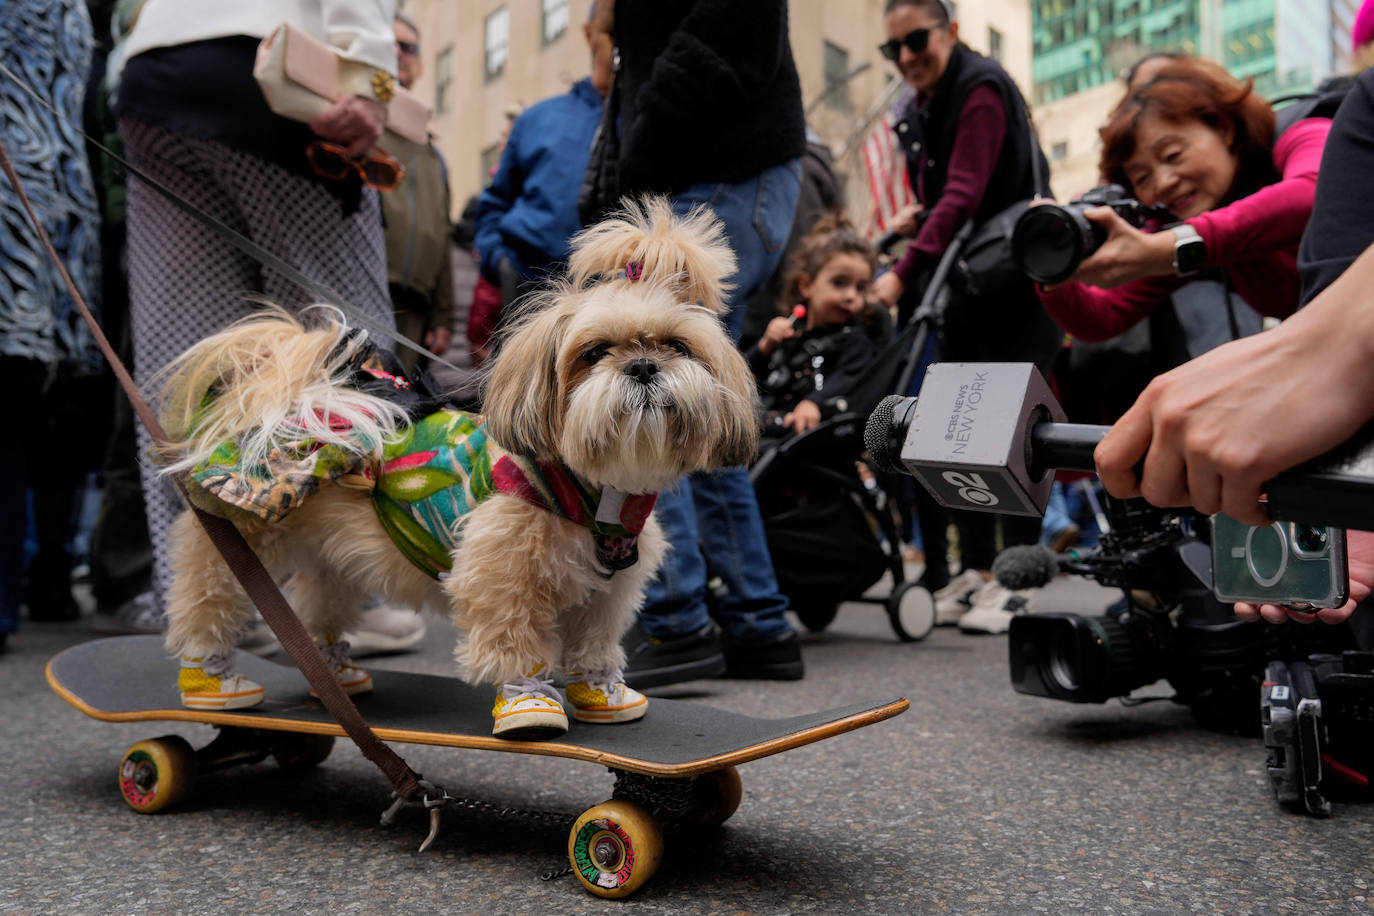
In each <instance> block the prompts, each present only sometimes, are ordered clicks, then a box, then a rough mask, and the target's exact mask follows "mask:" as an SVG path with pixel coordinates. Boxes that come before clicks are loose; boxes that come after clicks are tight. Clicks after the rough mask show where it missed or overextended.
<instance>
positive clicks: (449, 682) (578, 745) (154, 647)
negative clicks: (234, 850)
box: [47, 636, 908, 777]
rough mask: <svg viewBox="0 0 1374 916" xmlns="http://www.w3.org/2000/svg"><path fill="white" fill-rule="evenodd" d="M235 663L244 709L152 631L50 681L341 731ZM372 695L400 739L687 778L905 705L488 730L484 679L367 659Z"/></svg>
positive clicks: (268, 667)
mask: <svg viewBox="0 0 1374 916" xmlns="http://www.w3.org/2000/svg"><path fill="white" fill-rule="evenodd" d="M236 668H237V670H238V671H239V673H241V674H244V675H247V676H248V677H250V678H252V679H253V680H255V681H257V682H258V683H259V684H262V685H263V686H264V687H265V688H266V689H267V698H266V699H265V700H264V701H263V702H262V704H261V705H259V706H255V707H252V708H250V709H240V710H232V711H228V712H220V711H210V710H199V709H187V708H185V707H183V706H182V705H181V699H180V696H179V694H178V693H177V687H176V672H177V668H176V664H175V662H174V660H172V659H170V658H169V657H168V655H167V651H166V649H164V648H163V645H162V639H161V637H158V636H119V637H110V638H106V639H98V640H93V641H91V642H87V643H82V644H80V645H76V646H73V647H71V648H70V649H67V650H65V651H63V652H61V653H59V654H58V655H56V656H54V657H53V658H52V660H51V661H49V662H48V666H47V679H48V684H49V685H50V686H51V687H52V689H53V690H54V691H56V692H57V694H58V695H59V696H61V697H62V698H63V699H64V700H66V701H67V702H68V703H71V704H72V705H73V706H75V707H76V708H77V709H79V710H81V711H82V712H84V713H86V714H87V715H89V716H91V717H93V718H96V719H101V720H103V721H106V722H145V721H168V720H178V721H187V722H204V723H208V724H211V725H228V726H241V727H244V728H255V729H267V730H277V731H290V732H302V733H307V734H317V735H343V734H344V730H343V729H342V728H341V727H340V726H339V725H338V723H336V722H335V721H334V719H333V717H332V716H330V714H329V712H328V711H327V710H326V709H325V708H324V706H323V704H321V703H320V701H319V700H317V699H315V698H314V697H312V696H310V692H309V685H308V684H307V683H306V680H305V676H304V675H302V674H301V673H300V672H299V671H297V670H296V668H294V667H292V666H288V665H281V664H277V663H275V662H272V661H268V660H267V659H262V658H258V657H257V656H255V655H250V654H248V653H246V652H240V653H239V654H238V658H237V660H236ZM370 673H371V674H372V680H373V689H372V692H371V693H367V694H363V695H361V696H358V697H354V700H355V701H356V703H357V705H358V709H359V711H360V712H361V713H362V714H363V717H364V718H365V719H367V722H368V724H369V725H371V726H372V729H373V731H375V732H376V733H377V735H378V737H380V738H381V739H382V740H384V741H394V742H398V743H403V744H433V745H442V746H445V747H462V748H473V749H478V750H490V751H504V752H507V753H517V754H541V755H547V756H551V757H567V758H570V759H574V760H586V761H589V762H592V763H599V764H603V765H605V766H608V767H613V768H615V769H620V770H625V771H627V772H630V773H638V774H641V775H644V776H658V777H686V776H694V775H697V774H700V773H706V772H709V771H711V770H717V769H721V768H723V767H726V766H731V765H734V764H739V763H746V762H748V761H750V760H757V759H758V758H760V757H767V756H769V755H771V754H776V753H778V752H780V751H785V750H790V749H792V748H794V747H801V746H802V745H806V744H811V743H813V742H815V741H820V740H822V739H824V738H829V737H832V736H834V735H838V734H841V733H843V732H847V731H852V730H854V729H856V728H862V727H863V726H865V725H872V724H873V723H875V722H880V721H882V720H884V719H888V718H891V717H892V716H895V715H898V714H899V713H901V712H903V711H904V710H905V709H906V708H907V705H908V703H907V701H906V700H905V699H901V698H898V699H892V700H887V701H884V702H878V703H856V704H853V705H850V706H842V707H840V708H837V709H829V710H825V711H823V712H815V713H810V714H807V715H802V716H792V717H789V718H782V719H760V718H755V717H752V716H745V715H740V714H738V713H732V712H726V711H724V710H720V709H713V708H711V707H708V706H703V705H701V704H698V703H690V702H686V701H683V700H666V699H662V698H659V697H653V698H651V699H650V700H649V712H648V714H647V715H646V716H645V717H644V718H642V719H640V720H638V721H635V722H626V723H622V724H617V725H595V724H587V723H582V722H577V721H571V722H569V726H568V733H567V734H566V735H564V736H562V737H560V738H558V739H555V740H549V741H512V740H509V739H505V738H496V737H493V736H492V734H491V705H492V702H493V696H494V694H493V693H492V689H491V688H489V687H480V688H477V687H471V686H469V685H467V684H465V683H463V682H462V681H460V680H458V679H457V678H452V677H441V676H437V675H432V674H411V673H408V672H402V671H384V670H377V669H372V670H371V671H370Z"/></svg>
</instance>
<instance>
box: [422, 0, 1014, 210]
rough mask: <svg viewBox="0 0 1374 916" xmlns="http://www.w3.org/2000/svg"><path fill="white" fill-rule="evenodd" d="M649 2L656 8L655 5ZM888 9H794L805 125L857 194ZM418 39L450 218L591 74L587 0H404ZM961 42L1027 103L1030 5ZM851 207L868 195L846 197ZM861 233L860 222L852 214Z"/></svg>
mask: <svg viewBox="0 0 1374 916" xmlns="http://www.w3.org/2000/svg"><path fill="white" fill-rule="evenodd" d="M649 2H651V0H649ZM885 2H886V0H845V2H844V3H836V2H834V0H791V2H790V3H789V6H788V15H789V28H790V34H791V41H792V53H793V57H794V58H795V59H796V63H797V71H798V73H799V75H800V78H801V86H802V99H803V104H804V105H805V107H806V111H807V123H808V124H809V125H810V127H811V128H812V129H813V131H815V133H816V134H817V135H819V136H820V137H821V139H822V140H823V141H824V142H825V143H826V144H827V145H829V146H830V148H831V150H832V151H833V152H834V153H835V154H836V156H837V160H838V161H837V166H838V167H839V169H840V170H841V171H842V172H844V173H845V176H844V177H847V178H849V179H851V183H857V184H859V185H862V184H863V183H864V181H865V177H864V175H863V174H862V157H861V155H860V154H859V149H860V147H861V146H862V140H863V138H864V137H866V136H867V135H868V132H869V131H870V130H871V129H872V128H873V125H874V124H875V123H876V120H877V118H878V116H879V115H880V114H881V111H882V108H883V105H882V101H883V99H885V98H890V96H891V90H892V88H893V85H892V81H893V80H895V79H896V73H895V70H894V69H893V67H892V65H891V64H889V63H888V62H887V61H886V60H884V59H883V58H882V56H881V55H880V54H879V52H878V45H879V44H881V43H882V42H883V41H884V40H885V39H886V34H885V31H884V27H883V6H884V5H885ZM399 7H400V10H401V12H402V13H403V14H404V15H405V16H407V17H408V18H410V19H411V20H412V21H414V23H415V25H416V26H417V27H418V29H419V31H420V46H421V57H422V60H423V63H424V74H423V76H422V77H421V78H420V80H419V81H418V82H417V84H416V86H415V91H416V92H417V93H418V94H419V95H420V97H421V98H422V99H424V100H425V101H426V102H427V103H428V104H430V105H431V107H432V108H433V110H434V117H433V121H432V125H431V129H432V131H433V133H434V136H435V141H436V145H437V146H438V147H439V149H440V151H441V152H442V153H443V155H444V158H445V160H446V161H447V163H448V167H449V180H450V185H451V190H452V194H453V200H454V207H455V212H456V211H457V210H458V209H460V208H461V207H462V205H463V202H464V201H465V200H466V199H467V198H468V197H469V196H471V195H472V194H476V193H478V192H480V190H481V189H482V187H483V185H484V184H485V183H486V180H487V177H488V175H489V173H490V170H491V167H492V166H493V165H494V164H495V162H496V161H497V158H498V157H499V155H500V150H501V144H502V142H503V140H504V136H505V132H506V130H507V128H508V126H509V118H510V116H511V115H512V114H513V113H515V112H518V111H519V110H520V109H521V108H523V107H524V106H526V105H529V104H531V103H533V102H536V101H539V100H540V99H543V98H547V97H549V96H551V95H555V94H558V93H561V92H566V91H567V89H568V87H569V86H570V85H571V84H572V83H573V82H575V81H576V80H578V79H581V78H582V77H584V76H586V75H587V74H588V72H589V71H590V69H591V59H590V53H589V51H588V48H587V45H586V43H585V41H584V40H583V35H582V24H583V23H584V22H585V21H586V19H587V15H588V13H589V11H590V9H591V0H401V2H400V4H399ZM957 16H958V19H959V28H960V37H961V38H962V39H963V40H964V41H965V42H966V43H968V44H969V45H970V46H971V47H973V48H975V49H977V50H979V51H982V52H984V53H988V54H992V55H993V56H996V57H998V58H999V59H1000V60H1001V61H1002V63H1003V65H1004V66H1006V68H1007V70H1008V71H1009V72H1010V73H1011V75H1012V76H1013V78H1014V79H1015V80H1016V81H1017V83H1018V85H1020V86H1021V87H1022V89H1023V90H1024V91H1025V92H1026V95H1027V99H1028V100H1029V97H1030V94H1029V87H1030V79H1031V42H1030V23H1031V11H1030V3H1029V0H985V2H978V3H974V2H969V0H965V2H963V3H959V4H957ZM851 198H852V199H853V200H854V201H855V203H854V207H855V208H860V207H861V206H862V200H863V194H862V193H854V194H851ZM852 215H853V216H855V218H856V220H857V221H859V222H862V214H859V213H853V214H852Z"/></svg>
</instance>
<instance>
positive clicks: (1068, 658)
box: [1045, 629, 1081, 693]
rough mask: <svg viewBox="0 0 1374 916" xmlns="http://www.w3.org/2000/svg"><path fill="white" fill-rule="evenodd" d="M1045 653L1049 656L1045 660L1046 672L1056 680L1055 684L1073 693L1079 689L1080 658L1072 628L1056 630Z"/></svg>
mask: <svg viewBox="0 0 1374 916" xmlns="http://www.w3.org/2000/svg"><path fill="white" fill-rule="evenodd" d="M1047 649H1048V651H1047V652H1046V653H1045V654H1046V655H1048V656H1049V657H1048V658H1047V659H1046V660H1045V667H1046V672H1045V673H1046V674H1047V675H1049V677H1050V679H1051V680H1052V681H1053V682H1054V686H1056V687H1058V688H1059V689H1060V690H1064V691H1067V692H1070V693H1072V692H1073V691H1075V690H1077V689H1078V675H1077V673H1076V672H1077V671H1078V668H1079V666H1080V664H1081V663H1080V662H1079V659H1078V651H1077V649H1078V646H1077V643H1076V641H1075V640H1074V633H1073V631H1072V630H1068V629H1061V630H1056V631H1055V633H1054V635H1053V636H1051V637H1050V644H1049V646H1048V647H1047Z"/></svg>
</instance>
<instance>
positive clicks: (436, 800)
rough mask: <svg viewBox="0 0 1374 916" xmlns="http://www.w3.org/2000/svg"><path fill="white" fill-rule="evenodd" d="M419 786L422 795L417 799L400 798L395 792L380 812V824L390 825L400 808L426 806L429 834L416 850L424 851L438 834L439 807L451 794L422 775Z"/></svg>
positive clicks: (445, 803) (451, 797)
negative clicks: (391, 800) (387, 805)
mask: <svg viewBox="0 0 1374 916" xmlns="http://www.w3.org/2000/svg"><path fill="white" fill-rule="evenodd" d="M420 788H421V789H423V790H424V795H423V797H422V798H421V799H420V800H419V801H414V800H412V799H409V798H402V797H400V796H399V795H397V794H396V793H395V792H392V793H391V797H392V798H393V799H395V800H394V801H393V802H392V803H391V805H390V806H389V807H388V808H387V809H386V810H385V811H383V812H382V826H383V827H390V826H391V824H392V822H393V821H395V820H396V815H397V814H399V813H400V812H401V809H402V808H428V809H429V835H428V836H426V837H425V841H424V842H423V843H421V844H420V848H419V850H418V852H424V851H425V850H426V849H428V848H429V844H430V843H433V842H434V838H435V837H437V836H438V835H439V813H440V809H441V808H443V807H444V806H445V805H447V804H448V803H449V802H450V801H452V800H453V796H452V795H449V794H448V792H446V791H445V790H444V787H443V786H436V785H435V784H434V783H432V782H430V781H429V780H428V779H425V778H424V777H421V778H420Z"/></svg>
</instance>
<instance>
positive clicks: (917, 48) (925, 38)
mask: <svg viewBox="0 0 1374 916" xmlns="http://www.w3.org/2000/svg"><path fill="white" fill-rule="evenodd" d="M930 32H931V30H930V29H912V30H911V31H910V32H907V33H906V35H905V36H904V37H902V38H889V39H888V40H887V41H885V42H883V43H882V44H880V45H878V50H879V51H880V52H882V55H883V57H886V58H887V59H888V60H890V61H892V62H893V63H896V62H897V58H898V57H900V56H901V54H902V48H903V46H905V47H906V49H907V50H908V51H910V52H911V53H912V54H920V53H921V52H922V51H924V50H925V49H926V48H927V47H928V46H929V45H930Z"/></svg>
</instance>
